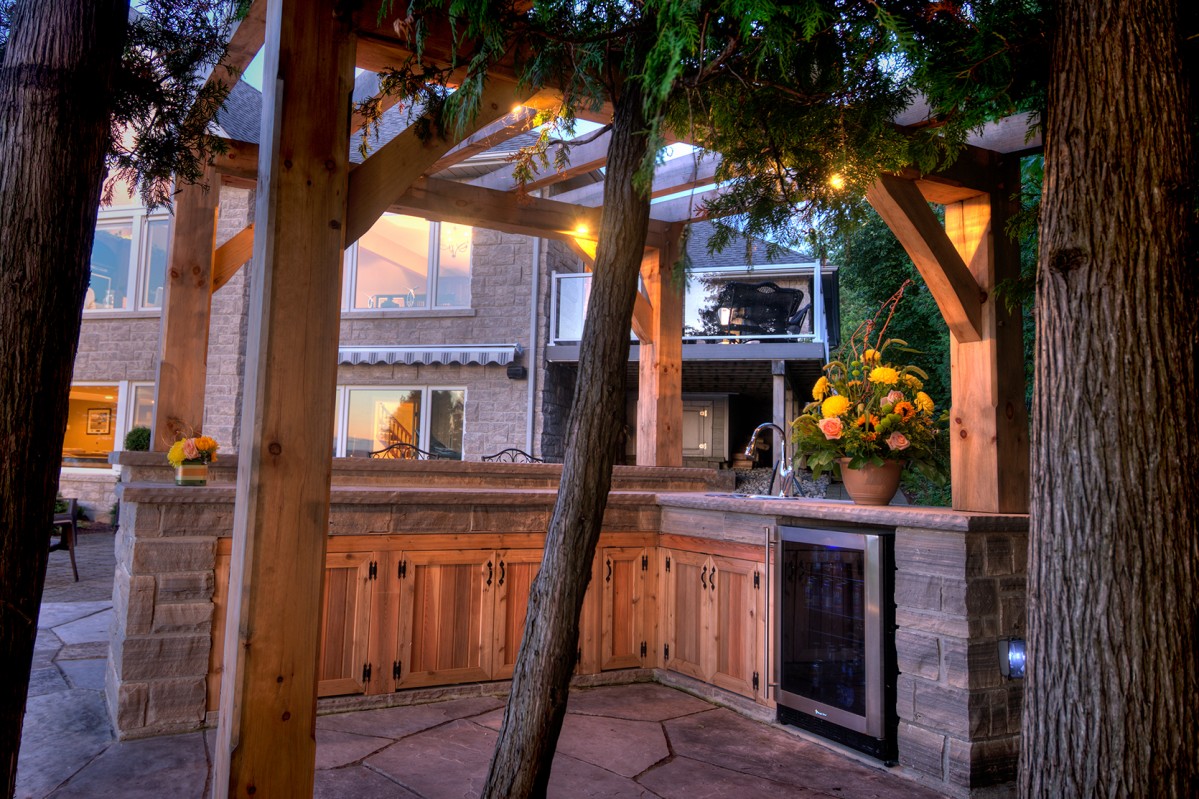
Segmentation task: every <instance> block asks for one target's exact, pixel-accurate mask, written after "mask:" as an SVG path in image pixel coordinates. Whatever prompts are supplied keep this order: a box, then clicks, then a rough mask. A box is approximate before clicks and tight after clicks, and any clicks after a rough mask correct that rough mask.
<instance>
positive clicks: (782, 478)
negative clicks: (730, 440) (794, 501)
mask: <svg viewBox="0 0 1199 799" xmlns="http://www.w3.org/2000/svg"><path fill="white" fill-rule="evenodd" d="M768 427H773V428H774V429H775V430H777V431H778V434H779V439H780V440H781V441H782V446H781V448H780V449H781V450H782V451H781V452H779V453H778V460H776V461H775V464H774V468H773V469H772V470H771V472H770V488H769V489H767V491H766V493H767V494H773V493H774V478H775V477H776V476H777V477H778V478H779V482H780V487H779V494H778V495H779V496H780V497H793V496H795V480H794V474H793V470H792V468H791V460H790V459H789V458H788V457H787V431H785V430H783V428H781V427H779V426H778V425H777V424H775V423H774V422H763V423H762V424H760V425H758V426H757V427H755V428H754V431H753V433H752V434H751V435H750V437H749V443H748V444H746V445H745V457H747V458H751V459H752V458H753V457H754V451H755V450H756V449H757V447H758V436H760V435H761V434H762V431H763V430H765V429H766V428H768Z"/></svg>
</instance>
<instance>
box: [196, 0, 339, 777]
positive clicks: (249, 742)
mask: <svg viewBox="0 0 1199 799" xmlns="http://www.w3.org/2000/svg"><path fill="white" fill-rule="evenodd" d="M336 8H337V7H336V6H334V5H331V4H325V3H309V2H305V1H304V0H277V1H274V0H273V1H272V2H271V3H270V4H269V5H268V9H267V21H266V27H267V35H266V42H267V44H266V63H265V66H264V70H263V73H264V75H265V81H264V83H265V86H264V88H265V91H264V93H263V104H264V107H265V108H266V109H269V111H268V113H266V114H264V125H263V133H262V142H263V146H262V147H261V151H260V158H259V165H258V177H259V182H258V206H257V211H256V219H257V225H256V229H255V235H254V265H255V268H254V272H253V275H252V294H251V304H250V308H251V311H250V329H249V335H248V345H247V349H248V352H247V356H246V383H245V394H244V404H243V411H242V431H241V448H240V453H239V463H238V475H237V504H236V511H235V516H234V525H233V550H232V559H231V566H230V577H229V621H228V623H227V624H226V634H225V647H224V652H225V662H224V671H223V675H222V680H221V701H220V721H219V725H218V734H217V743H216V758H215V766H214V772H215V773H214V779H213V796H214V797H226V796H236V797H249V796H259V797H261V796H296V797H299V796H311V795H312V792H313V780H314V770H315V757H316V741H315V723H316V684H317V680H316V677H317V657H318V652H319V644H320V641H319V633H320V617H321V608H322V591H323V585H322V581H323V577H324V566H325V544H326V536H327V535H328V533H329V529H328V524H329V522H328V519H329V485H330V476H331V470H332V461H331V459H330V458H329V431H330V430H332V429H333V407H334V390H335V386H336V379H337V357H336V355H337V340H338V327H339V321H340V309H339V297H340V292H339V286H340V281H341V255H342V250H343V249H344V247H345V219H346V203H347V196H348V165H349V119H350V97H351V92H352V89H353V82H354V70H353V65H354V43H353V38H352V36H351V29H350V24H349V20H348V19H347V18H345V17H343V16H340V15H338V14H337V13H336V11H335V9H336Z"/></svg>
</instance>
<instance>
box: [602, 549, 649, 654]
mask: <svg viewBox="0 0 1199 799" xmlns="http://www.w3.org/2000/svg"><path fill="white" fill-rule="evenodd" d="M599 555H600V557H599V570H600V580H601V581H602V582H601V584H600V585H601V589H602V592H603V593H602V597H603V598H602V600H601V601H602V603H603V609H602V611H601V617H600V645H601V649H600V669H601V670H608V669H631V668H638V667H640V666H641V665H642V663H643V662H644V661H643V659H642V646H643V645H644V646H645V647H646V649H647V654H648V643H647V641H646V638H647V636H646V629H645V628H646V624H645V622H646V619H645V601H644V600H645V573H646V572H647V571H648V570H649V560H648V559H649V553H648V552H647V551H646V550H645V548H644V547H602V548H601V549H600V551H599Z"/></svg>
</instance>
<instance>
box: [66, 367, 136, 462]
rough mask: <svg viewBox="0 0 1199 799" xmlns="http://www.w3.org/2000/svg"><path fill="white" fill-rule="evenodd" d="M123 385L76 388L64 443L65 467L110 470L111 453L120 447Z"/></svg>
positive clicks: (72, 395)
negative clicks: (120, 402) (109, 455)
mask: <svg viewBox="0 0 1199 799" xmlns="http://www.w3.org/2000/svg"><path fill="white" fill-rule="evenodd" d="M120 394H121V391H120V386H119V385H118V384H111V385H73V386H71V399H70V408H69V410H68V412H67V432H66V435H64V436H63V441H62V464H63V466H81V467H85V468H92V469H107V468H109V465H108V454H109V453H110V452H112V451H113V450H114V449H115V448H116V441H117V435H118V434H119V433H123V429H118V428H123V426H122V425H120V424H119V423H118V421H117V420H118V418H119V417H118V415H117V411H118V405H119V398H120Z"/></svg>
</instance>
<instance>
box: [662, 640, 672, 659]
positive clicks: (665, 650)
mask: <svg viewBox="0 0 1199 799" xmlns="http://www.w3.org/2000/svg"><path fill="white" fill-rule="evenodd" d="M662 659H663V660H670V644H662Z"/></svg>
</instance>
